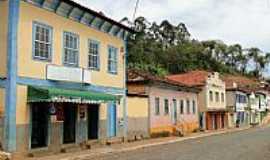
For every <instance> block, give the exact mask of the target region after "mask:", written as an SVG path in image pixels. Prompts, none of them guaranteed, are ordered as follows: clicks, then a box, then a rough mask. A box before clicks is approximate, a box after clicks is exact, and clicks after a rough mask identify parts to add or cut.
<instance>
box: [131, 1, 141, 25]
mask: <svg viewBox="0 0 270 160" xmlns="http://www.w3.org/2000/svg"><path fill="white" fill-rule="evenodd" d="M139 2H140V0H137V1H136V5H135V9H134V13H133V18H132V22H133V23H134V21H135V18H136V13H137V9H138V7H139Z"/></svg>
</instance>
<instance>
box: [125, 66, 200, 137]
mask: <svg viewBox="0 0 270 160" xmlns="http://www.w3.org/2000/svg"><path fill="white" fill-rule="evenodd" d="M198 92H199V89H198V88H195V87H189V86H187V85H184V84H181V83H178V82H174V81H171V80H168V79H166V78H159V77H156V76H152V75H150V74H147V73H142V72H138V71H134V70H131V71H129V72H128V110H129V112H128V115H129V119H128V123H129V130H128V131H129V134H130V135H131V136H134V135H135V136H138V135H136V134H141V135H149V136H158V135H159V134H167V133H170V134H174V133H179V132H181V133H182V134H188V133H190V132H193V131H195V130H197V129H199V123H198V122H199V121H198V108H197V106H198V102H197V98H198V97H197V94H198ZM138 99H140V102H141V103H138V102H136V100H138ZM145 100H147V102H146V103H143V102H144V101H145ZM139 110H140V111H141V112H138V111H139ZM135 113H136V114H135ZM145 113H147V114H145ZM136 126H137V127H136Z"/></svg>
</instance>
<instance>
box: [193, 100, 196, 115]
mask: <svg viewBox="0 0 270 160" xmlns="http://www.w3.org/2000/svg"><path fill="white" fill-rule="evenodd" d="M192 111H193V114H196V102H195V100H193V101H192Z"/></svg>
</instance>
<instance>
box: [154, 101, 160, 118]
mask: <svg viewBox="0 0 270 160" xmlns="http://www.w3.org/2000/svg"><path fill="white" fill-rule="evenodd" d="M159 114H160V111H159V98H158V97H156V98H155V115H159Z"/></svg>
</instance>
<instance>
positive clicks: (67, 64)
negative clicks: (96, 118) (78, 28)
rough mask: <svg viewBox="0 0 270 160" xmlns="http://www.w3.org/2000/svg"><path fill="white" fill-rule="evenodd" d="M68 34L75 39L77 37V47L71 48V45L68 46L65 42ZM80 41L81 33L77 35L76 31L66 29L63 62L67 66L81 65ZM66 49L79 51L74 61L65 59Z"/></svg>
mask: <svg viewBox="0 0 270 160" xmlns="http://www.w3.org/2000/svg"><path fill="white" fill-rule="evenodd" d="M66 36H70V37H72V38H73V39H75V38H76V39H77V44H76V45H77V48H70V47H67V46H66V44H65V38H66ZM79 41H80V38H79V35H77V34H75V33H72V32H67V31H64V33H63V64H64V65H65V66H71V67H78V66H79V55H80V46H79ZM65 50H70V51H72V52H77V55H76V56H75V62H74V63H72V62H68V61H65ZM67 56H68V55H67Z"/></svg>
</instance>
